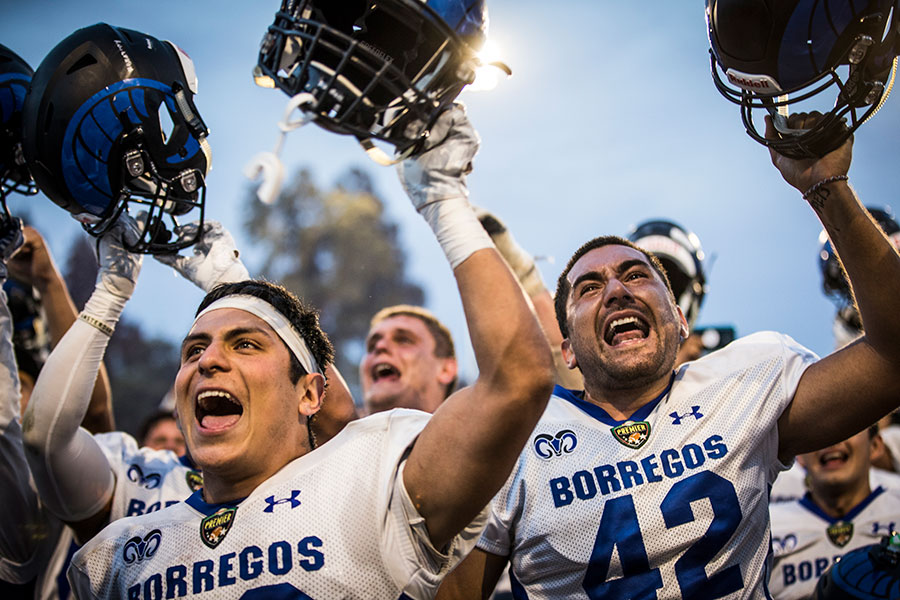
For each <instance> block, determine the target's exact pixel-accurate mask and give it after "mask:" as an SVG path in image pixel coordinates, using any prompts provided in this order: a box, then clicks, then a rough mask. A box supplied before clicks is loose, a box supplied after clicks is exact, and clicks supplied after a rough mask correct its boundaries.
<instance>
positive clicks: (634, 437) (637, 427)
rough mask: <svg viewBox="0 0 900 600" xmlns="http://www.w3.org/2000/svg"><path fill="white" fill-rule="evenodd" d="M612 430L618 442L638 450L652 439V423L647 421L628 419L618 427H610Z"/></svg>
mask: <svg viewBox="0 0 900 600" xmlns="http://www.w3.org/2000/svg"><path fill="white" fill-rule="evenodd" d="M610 432H612V434H613V437H614V438H616V441H617V442H619V443H620V444H622V445H623V446H626V447H628V448H632V449H635V450H637V449H638V448H640V447H641V446H643V445H644V444H646V443H647V440H648V439H650V423H648V422H647V421H635V422H631V421H628V422H627V423H623V424H622V425H619V426H618V427H613V428H612V429H610Z"/></svg>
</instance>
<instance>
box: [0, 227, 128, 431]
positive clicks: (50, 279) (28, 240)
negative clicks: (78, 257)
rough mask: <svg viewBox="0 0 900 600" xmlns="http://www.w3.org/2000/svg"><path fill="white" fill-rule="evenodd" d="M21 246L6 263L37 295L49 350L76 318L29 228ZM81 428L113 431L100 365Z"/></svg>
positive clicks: (39, 239)
mask: <svg viewBox="0 0 900 600" xmlns="http://www.w3.org/2000/svg"><path fill="white" fill-rule="evenodd" d="M24 233H25V243H24V244H23V246H22V249H21V250H20V251H19V252H17V253H16V255H15V256H14V257H13V258H12V259H11V260H10V261H9V271H10V274H11V275H12V276H13V277H14V278H16V279H18V280H19V281H22V282H24V283H28V284H30V285H31V286H33V287H34V288H35V289H36V290H37V291H38V292H39V293H40V294H41V306H42V308H43V310H44V314H45V316H46V318H47V331H48V332H49V334H50V348H51V349H53V348H55V347H56V344H58V343H59V340H61V339H62V337H63V335H65V333H66V331H68V330H69V327H71V326H72V323H74V322H75V319H76V318H77V317H78V311H77V310H75V303H74V302H72V297H71V296H70V295H69V290H68V288H67V287H66V283H65V281H63V278H62V275H61V274H60V272H59V269H57V268H56V263H55V262H54V261H53V257H52V256H51V255H50V249H49V248H47V243H46V242H45V241H44V238H43V237H41V234H40V233H38V231H37V230H36V229H34V228H33V227H25V229H24ZM81 425H82V427H84V428H85V429H87V430H88V431H90V432H91V433H103V432H106V431H112V430H113V429H114V428H115V425H114V420H113V413H112V392H111V391H110V387H109V376H108V375H107V373H106V367H105V366H103V363H101V364H100V370H99V372H98V374H97V380H96V382H95V384H94V390H93V392H92V393H91V400H90V403H89V404H88V409H87V412H86V413H85V416H84V421H83V422H82V423H81Z"/></svg>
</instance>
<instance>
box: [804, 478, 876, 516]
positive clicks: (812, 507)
mask: <svg viewBox="0 0 900 600" xmlns="http://www.w3.org/2000/svg"><path fill="white" fill-rule="evenodd" d="M882 493H884V488H883V487H881V486H880V485H879V486H878V487H877V488H875V489H874V490H872V493H871V494H869V495H868V496H866V497H865V498H864V499H863V501H862V502H860V503H859V504H857V505H856V506H854V507H853V508H852V509H850V510H849V511H847V514H846V515H844V516H843V517H832V516H830V515H829V514H828V513H826V512H825V511H824V510H822V509H821V507H819V505H818V504H816V503H815V502H813V499H812V495H811V494H810V493H809V492H806V494H804V495H803V497H802V498H800V500H798V502H800V505H801V506H803V507H804V508H806V510H808V511H809V512H811V513H813V514H815V515H816V516H818V517H819V518H821V519H823V520H825V521H827V522H829V523H837V522H838V521H843V522H845V523H846V522H848V521H852V520H853V519H855V518H856V517H857V515H859V513H861V512H862V511H864V510H865V509H866V507H867V506H869V505H870V504H871V503H872V501H873V500H875V498H877V497H878V496H880V495H881V494H882Z"/></svg>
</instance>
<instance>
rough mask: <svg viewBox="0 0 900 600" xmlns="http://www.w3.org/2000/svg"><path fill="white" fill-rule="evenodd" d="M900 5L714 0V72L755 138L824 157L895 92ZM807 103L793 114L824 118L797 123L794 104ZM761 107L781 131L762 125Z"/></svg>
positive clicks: (709, 15)
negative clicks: (803, 125) (756, 114)
mask: <svg viewBox="0 0 900 600" xmlns="http://www.w3.org/2000/svg"><path fill="white" fill-rule="evenodd" d="M897 13H898V0H707V1H706V20H707V25H708V30H709V41H710V45H711V50H710V53H711V61H712V73H713V80H714V82H715V84H716V87H717V88H718V89H719V91H720V92H721V93H722V95H723V96H725V97H726V98H727V99H729V100H731V101H732V102H735V103H737V104H740V105H741V117H742V119H743V122H744V127H745V128H746V130H747V133H748V134H749V135H750V137H752V138H753V139H755V140H756V141H758V142H760V143H762V144H765V145H766V146H769V147H770V148H772V149H774V150H776V151H777V152H779V153H780V154H783V155H785V156H788V157H792V158H811V157H819V156H824V155H825V154H827V153H828V152H830V151H832V150H834V149H835V148H837V147H838V146H840V145H841V144H842V143H843V142H844V141H845V140H846V139H847V138H848V137H849V136H850V134H851V133H853V132H854V131H855V130H856V129H857V128H858V127H859V126H860V125H862V124H863V123H864V122H865V121H866V120H868V119H869V118H870V117H871V116H873V115H874V114H875V112H877V111H878V109H879V108H881V105H882V104H883V103H884V101H885V100H887V97H888V94H889V93H890V90H891V87H892V86H893V82H894V74H895V71H896V60H895V59H896V56H897V54H898V51H900V48H898V35H900V32H898V24H900V17H898V14H897ZM717 67H718V68H717ZM723 75H724V78H723ZM842 76H843V77H842ZM829 89H830V90H831V91H830V92H828V90H829ZM814 97H816V99H815V100H813V98H814ZM816 100H817V101H818V105H816ZM804 101H809V102H806V103H805V104H803V105H802V106H798V107H796V109H795V112H800V111H801V110H802V111H803V112H810V111H811V110H818V111H820V112H822V113H823V114H824V117H823V118H822V119H821V120H820V121H819V122H818V123H817V124H816V125H815V126H814V127H812V128H811V129H804V130H799V129H789V128H788V127H787V123H786V117H787V114H788V111H789V104H793V103H800V102H804ZM753 109H764V110H765V111H766V112H767V113H768V114H770V115H771V116H772V118H773V122H774V125H775V128H776V130H777V131H778V134H779V135H778V138H777V139H772V140H767V139H766V138H765V135H764V133H760V132H759V131H758V130H757V128H756V125H755V124H754V121H753V112H752V111H753Z"/></svg>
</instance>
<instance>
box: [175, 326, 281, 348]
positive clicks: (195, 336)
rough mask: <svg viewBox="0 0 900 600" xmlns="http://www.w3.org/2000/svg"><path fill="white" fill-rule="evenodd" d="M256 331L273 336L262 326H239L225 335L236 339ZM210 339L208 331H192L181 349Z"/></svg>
mask: <svg viewBox="0 0 900 600" xmlns="http://www.w3.org/2000/svg"><path fill="white" fill-rule="evenodd" d="M254 333H255V334H260V335H264V336H266V337H269V338H271V337H272V335H271V334H270V333H269V332H268V331H267V330H265V329H263V328H262V327H237V328H235V329H230V330H229V331H228V332H227V333H226V334H225V336H224V337H225V339H226V340H232V339H234V338H236V337H240V336H242V335H247V334H254ZM210 340H212V336H211V335H210V334H208V333H204V332H198V333H191V334H188V335H187V336H186V337H185V338H184V340H183V341H182V342H181V351H182V353H183V352H184V349H185V348H186V347H187V346H188V345H190V344H192V343H194V342H200V341H202V342H209V341H210Z"/></svg>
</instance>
